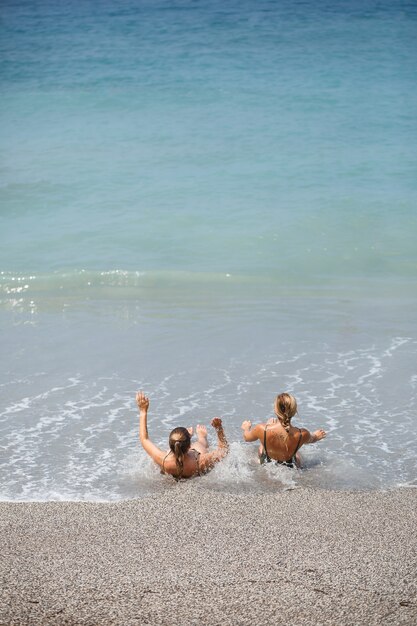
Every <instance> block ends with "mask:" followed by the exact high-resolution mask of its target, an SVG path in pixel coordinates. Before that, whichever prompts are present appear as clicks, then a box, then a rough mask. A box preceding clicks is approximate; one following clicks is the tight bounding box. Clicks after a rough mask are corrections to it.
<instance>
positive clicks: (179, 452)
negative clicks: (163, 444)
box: [169, 426, 191, 478]
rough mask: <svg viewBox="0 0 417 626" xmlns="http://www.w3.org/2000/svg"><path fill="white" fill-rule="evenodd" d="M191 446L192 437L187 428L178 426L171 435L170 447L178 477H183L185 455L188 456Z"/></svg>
mask: <svg viewBox="0 0 417 626" xmlns="http://www.w3.org/2000/svg"><path fill="white" fill-rule="evenodd" d="M190 445H191V435H190V433H189V432H188V430H187V429H186V428H184V427H183V426H178V427H177V428H174V430H173V431H172V432H171V434H170V435H169V447H170V449H171V452H173V454H174V456H175V463H176V465H177V470H178V477H179V478H180V477H181V476H182V473H183V471H184V455H185V454H187V452H188V450H189V449H190Z"/></svg>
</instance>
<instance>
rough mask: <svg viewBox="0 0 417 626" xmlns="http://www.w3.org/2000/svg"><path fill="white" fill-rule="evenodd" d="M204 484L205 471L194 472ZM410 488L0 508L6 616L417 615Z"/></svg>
mask: <svg viewBox="0 0 417 626" xmlns="http://www.w3.org/2000/svg"><path fill="white" fill-rule="evenodd" d="M202 480H204V478H203V479H202ZM416 504H417V492H416V490H415V489H399V490H393V491H386V492H381V491H379V492H348V491H346V492H337V491H320V490H309V489H295V490H289V491H286V492H280V493H277V494H253V495H245V496H242V495H236V494H234V495H231V494H227V493H218V492H215V491H211V492H210V491H204V492H201V491H200V490H199V481H197V480H195V481H190V482H188V483H180V484H179V485H178V486H177V488H176V489H174V490H172V491H170V492H169V493H162V494H157V495H155V496H151V497H147V498H143V499H138V500H130V501H122V502H117V503H92V502H60V503H59V502H33V503H5V502H3V503H1V505H0V524H1V535H2V544H3V547H2V559H1V561H0V568H1V576H2V591H1V608H0V623H1V624H2V625H6V624H7V625H10V626H11V625H23V624H25V625H31V626H35V625H38V624H48V625H51V626H52V625H61V624H71V625H75V624H77V625H78V624H79V625H86V626H87V625H89V626H93V625H99V624H100V625H106V626H109V625H112V624H114V625H118V624H123V625H134V624H135V625H136V624H137V625H139V624H149V625H151V624H152V625H156V624H158V625H167V626H168V625H169V626H172V625H174V624H177V625H182V624H199V625H200V624H201V625H210V626H214V625H216V624H219V625H220V624H230V625H232V624H233V625H234V624H241V625H251V624H258V625H265V626H266V625H268V626H269V625H271V624H288V623H291V624H292V625H296V624H302V625H304V626H307V625H309V624H323V625H324V624H326V625H327V624H329V625H330V624H331V625H333V624H339V625H348V624H352V625H354V624H366V625H372V624H375V625H376V624H378V625H380V624H392V625H394V624H395V625H397V624H404V626H405V625H407V626H409V625H410V624H413V623H416V621H417V585H416V565H417V559H416V557H417V537H416V533H415V511H416Z"/></svg>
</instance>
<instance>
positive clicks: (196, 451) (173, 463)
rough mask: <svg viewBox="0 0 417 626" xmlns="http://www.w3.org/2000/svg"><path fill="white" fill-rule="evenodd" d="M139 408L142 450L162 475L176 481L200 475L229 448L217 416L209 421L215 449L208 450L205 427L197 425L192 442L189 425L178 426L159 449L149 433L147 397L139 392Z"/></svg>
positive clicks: (210, 467)
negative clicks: (169, 476) (163, 448)
mask: <svg viewBox="0 0 417 626" xmlns="http://www.w3.org/2000/svg"><path fill="white" fill-rule="evenodd" d="M136 404H137V405H138V409H139V438H140V442H141V444H142V446H143V448H144V450H145V451H146V452H147V453H148V454H149V456H150V457H151V458H152V459H153V460H154V461H155V463H157V464H158V465H159V467H160V468H161V471H162V473H163V474H171V476H174V478H175V479H176V480H179V479H180V478H191V477H192V476H200V474H204V473H206V472H208V471H209V470H211V469H212V467H214V465H215V464H216V463H217V462H218V461H220V460H221V459H222V458H223V457H225V456H226V454H227V453H228V451H229V445H228V443H227V440H226V435H225V434H224V431H223V425H222V421H221V419H220V417H215V418H214V419H212V420H211V425H212V426H213V428H214V429H215V431H216V433H217V439H218V443H217V448H215V449H214V450H212V451H210V450H209V445H208V442H207V428H206V427H205V426H200V425H198V426H197V428H196V433H197V441H196V442H194V443H193V444H191V437H192V435H193V429H192V428H183V427H182V426H179V427H177V428H174V430H173V431H172V432H171V434H170V435H169V450H168V452H164V451H163V450H160V449H159V448H158V446H156V445H155V444H154V443H153V442H152V441H151V440H150V439H149V435H148V408H149V398H147V397H146V396H145V394H144V393H143V392H142V391H139V392H138V393H137V394H136Z"/></svg>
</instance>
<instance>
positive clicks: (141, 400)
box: [136, 391, 149, 411]
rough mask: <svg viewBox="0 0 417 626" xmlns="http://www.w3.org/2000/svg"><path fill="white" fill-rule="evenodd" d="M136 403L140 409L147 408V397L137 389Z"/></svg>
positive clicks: (145, 409)
mask: <svg viewBox="0 0 417 626" xmlns="http://www.w3.org/2000/svg"><path fill="white" fill-rule="evenodd" d="M136 404H137V405H138V409H140V410H141V411H147V410H148V408H149V398H147V397H146V396H145V394H144V393H143V391H138V393H137V394H136Z"/></svg>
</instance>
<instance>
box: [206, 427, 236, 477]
mask: <svg viewBox="0 0 417 626" xmlns="http://www.w3.org/2000/svg"><path fill="white" fill-rule="evenodd" d="M211 425H212V426H213V428H214V430H215V431H216V434H217V448H216V449H215V450H213V451H212V452H207V453H206V454H201V456H200V468H201V470H202V471H203V472H204V471H207V470H209V469H211V468H212V467H213V465H215V464H216V463H218V462H219V461H221V459H223V458H224V457H225V456H226V454H227V453H228V452H229V444H228V443H227V439H226V435H225V433H224V430H223V424H222V420H221V419H220V417H214V418H213V419H212V420H211Z"/></svg>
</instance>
